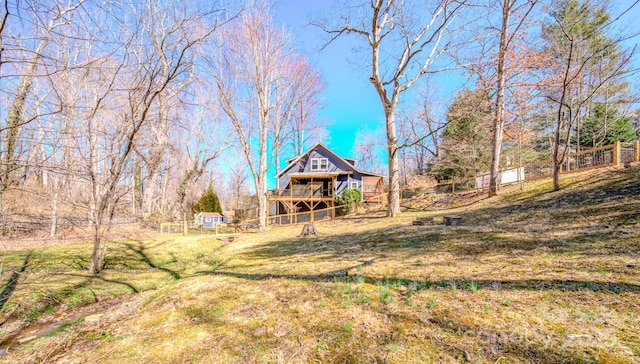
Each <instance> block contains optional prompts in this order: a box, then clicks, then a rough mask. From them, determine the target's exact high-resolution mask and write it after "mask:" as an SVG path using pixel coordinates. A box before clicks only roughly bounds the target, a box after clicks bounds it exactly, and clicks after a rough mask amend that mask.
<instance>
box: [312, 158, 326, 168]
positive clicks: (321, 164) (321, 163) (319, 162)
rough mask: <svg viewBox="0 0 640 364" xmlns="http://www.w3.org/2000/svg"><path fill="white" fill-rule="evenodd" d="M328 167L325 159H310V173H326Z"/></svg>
mask: <svg viewBox="0 0 640 364" xmlns="http://www.w3.org/2000/svg"><path fill="white" fill-rule="evenodd" d="M328 167H329V161H328V160H327V158H311V170H312V171H326V170H327V168H328Z"/></svg>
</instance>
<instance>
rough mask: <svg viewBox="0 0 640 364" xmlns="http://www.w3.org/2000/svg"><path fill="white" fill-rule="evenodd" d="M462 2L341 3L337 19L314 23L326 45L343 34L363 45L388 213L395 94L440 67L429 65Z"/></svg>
mask: <svg viewBox="0 0 640 364" xmlns="http://www.w3.org/2000/svg"><path fill="white" fill-rule="evenodd" d="M464 3H465V1H455V0H439V1H436V2H429V1H416V2H411V1H396V0H372V1H370V2H368V1H367V2H362V3H359V4H357V5H345V6H343V7H342V9H344V10H343V11H344V13H343V14H341V16H340V17H339V19H337V20H336V21H334V22H329V21H327V20H325V21H322V22H320V23H318V24H317V25H318V26H320V27H321V28H322V29H323V30H324V31H326V32H327V33H329V34H330V35H331V36H332V38H331V39H330V41H329V43H331V41H333V40H334V39H336V38H337V37H339V36H341V35H343V34H355V35H357V36H359V37H360V39H362V40H363V41H364V42H366V44H367V45H368V48H369V51H370V57H371V58H370V61H369V62H370V64H369V67H370V71H371V76H370V78H369V81H371V83H372V84H373V86H374V87H375V89H376V91H377V93H378V96H379V97H380V102H381V104H382V108H383V110H384V116H385V124H386V133H387V152H388V156H389V165H388V169H389V204H388V209H387V215H388V216H396V215H397V214H399V213H400V184H399V182H400V181H399V169H398V150H399V145H398V135H397V131H396V108H397V106H398V103H399V102H400V97H401V95H403V93H404V92H405V91H407V90H408V89H410V88H411V86H413V85H414V84H415V83H416V82H417V81H418V80H419V79H420V78H421V77H422V76H424V75H425V74H428V73H433V72H436V71H438V70H442V69H441V68H437V67H434V63H435V62H436V60H437V59H438V58H439V56H440V55H441V54H442V53H443V52H444V50H445V49H446V48H448V47H452V46H453V45H454V44H453V40H454V39H455V37H453V36H452V34H451V33H452V32H451V31H450V29H451V25H452V22H453V20H454V19H455V17H456V15H457V14H458V12H459V11H460V10H461V9H462V8H463V5H464ZM335 23H338V24H336V25H334V24H335Z"/></svg>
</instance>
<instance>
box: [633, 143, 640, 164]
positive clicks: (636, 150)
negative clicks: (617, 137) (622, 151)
mask: <svg viewBox="0 0 640 364" xmlns="http://www.w3.org/2000/svg"><path fill="white" fill-rule="evenodd" d="M633 161H634V162H640V140H636V141H635V142H633Z"/></svg>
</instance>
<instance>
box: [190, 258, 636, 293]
mask: <svg viewBox="0 0 640 364" xmlns="http://www.w3.org/2000/svg"><path fill="white" fill-rule="evenodd" d="M372 263H373V260H371V261H367V262H363V263H361V264H357V265H354V266H351V267H348V268H343V269H338V270H334V271H328V272H325V273H320V274H272V273H261V274H249V273H241V272H230V271H223V270H211V271H201V272H197V273H196V274H197V275H199V274H203V275H214V276H216V275H217V276H224V277H233V278H239V279H246V280H252V281H264V280H271V279H286V280H294V281H303V282H342V283H349V282H351V283H362V282H364V283H369V284H373V285H378V286H392V287H398V286H401V285H402V286H406V287H413V288H415V289H416V290H418V291H420V290H424V289H431V288H436V287H439V288H442V289H444V288H447V287H450V286H451V285H452V283H455V284H456V287H459V288H457V289H465V287H469V286H470V284H471V283H473V284H474V287H475V288H474V290H476V289H477V290H480V289H482V290H489V291H505V290H527V291H550V290H558V291H567V292H575V291H580V290H588V291H594V292H595V291H607V292H612V293H621V292H630V293H640V285H637V284H630V283H619V282H591V281H578V280H571V279H513V280H487V279H484V280H483V279H481V280H478V279H468V278H466V277H456V278H453V279H448V280H446V281H440V282H433V281H428V280H412V279H405V278H399V277H384V278H379V277H371V276H366V275H360V274H356V275H349V272H350V271H353V270H357V269H359V268H361V267H364V266H366V265H370V264H372Z"/></svg>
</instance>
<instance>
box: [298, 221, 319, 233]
mask: <svg viewBox="0 0 640 364" xmlns="http://www.w3.org/2000/svg"><path fill="white" fill-rule="evenodd" d="M312 235H313V236H315V235H318V231H317V230H316V224H315V223H313V222H310V223H307V224H304V226H303V227H302V232H301V233H300V235H298V236H312Z"/></svg>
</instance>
